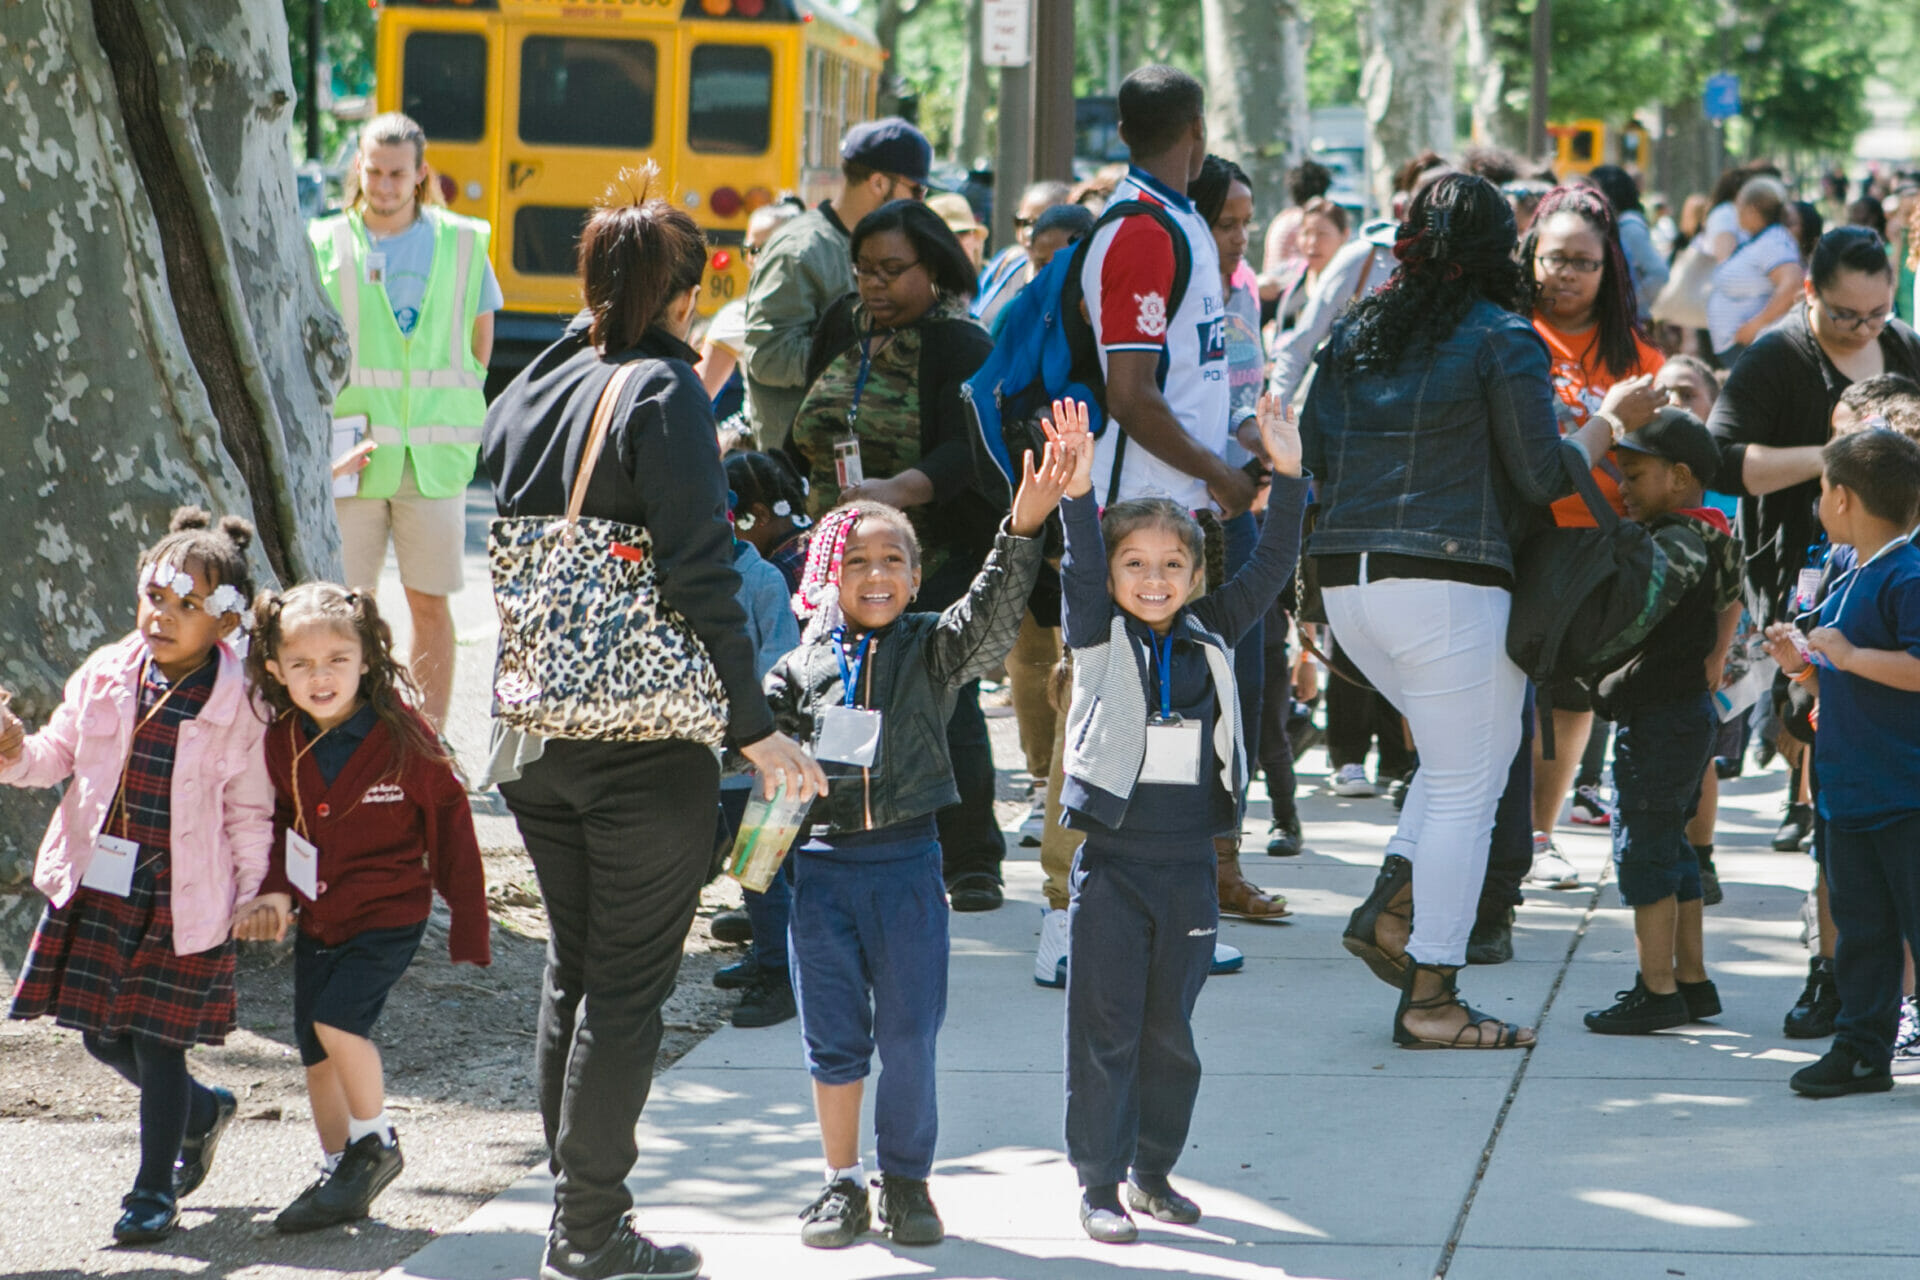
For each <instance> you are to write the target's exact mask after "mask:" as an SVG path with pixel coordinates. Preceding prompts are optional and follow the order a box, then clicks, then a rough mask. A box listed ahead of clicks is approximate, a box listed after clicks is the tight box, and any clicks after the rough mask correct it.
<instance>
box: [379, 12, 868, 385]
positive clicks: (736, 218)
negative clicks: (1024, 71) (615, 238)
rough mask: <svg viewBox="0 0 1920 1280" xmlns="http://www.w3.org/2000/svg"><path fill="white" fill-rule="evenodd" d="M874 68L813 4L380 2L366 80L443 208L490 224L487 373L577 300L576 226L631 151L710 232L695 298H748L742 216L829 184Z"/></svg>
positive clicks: (816, 195)
mask: <svg viewBox="0 0 1920 1280" xmlns="http://www.w3.org/2000/svg"><path fill="white" fill-rule="evenodd" d="M884 65H885V62H884V56H883V54H882V52H881V50H880V47H879V46H878V45H877V44H876V43H875V42H874V38H873V35H872V33H871V32H869V31H867V30H866V29H865V28H863V27H861V26H859V25H858V24H857V23H854V22H852V21H851V20H849V19H848V18H847V17H846V16H844V15H843V14H841V13H840V12H839V11H838V10H836V9H834V8H832V7H831V6H830V5H828V4H826V3H823V2H821V0H380V18H379V42H378V47H377V54H376V62H375V78H376V86H377V88H376V99H377V102H378V105H379V109H380V110H381V111H404V112H406V113H407V114H408V115H409V116H412V117H413V118H414V119H415V120H416V121H418V122H419V124H420V126H421V128H422V129H423V130H425V132H426V135H427V139H428V143H427V161H428V163H429V164H431V165H432V166H433V169H434V172H435V173H436V175H437V176H438V179H439V184H440V190H441V194H442V195H443V196H444V197H445V198H446V202H447V204H448V206H449V207H450V208H452V209H453V210H454V211H455V212H457V213H464V214H469V215H471V216H473V217H477V218H485V219H486V220H487V221H488V222H490V223H492V224H493V266H494V270H495V272H496V273H497V274H498V275H499V277H500V287H501V290H502V291H503V292H504V293H505V295H506V305H505V307H504V308H503V309H502V310H501V313H500V315H499V317H498V319H497V322H496V350H498V351H499V352H500V353H501V354H500V355H499V356H498V357H496V360H495V365H496V367H499V366H500V365H501V364H502V363H503V362H505V363H507V364H508V365H510V366H512V365H517V364H520V363H524V361H525V360H526V359H527V358H528V356H529V355H530V354H531V351H532V350H537V349H538V348H539V347H540V346H543V345H545V344H546V343H547V342H550V341H552V340H553V339H554V338H555V337H558V336H559V331H560V327H561V325H562V324H563V323H564V321H565V319H566V318H567V317H569V316H571V315H573V314H574V312H576V311H577V310H579V308H580V290H579V283H578V279H577V277H576V275H575V271H574V249H575V246H576V244H577V243H578V240H579V234H580V228H581V226H582V224H583V223H584V222H585V221H586V217H587V214H588V213H589V212H590V210H591V208H592V206H593V203H594V201H595V200H597V199H598V198H599V197H600V195H601V194H602V192H604V191H605V189H606V187H607V184H608V182H609V181H611V180H612V178H613V177H614V175H615V174H616V173H618V172H619V171H620V170H621V169H622V168H625V167H627V166H630V165H635V164H638V163H640V162H641V161H642V160H647V159H651V160H652V161H654V163H656V164H658V165H659V166H660V170H661V173H662V174H663V175H664V176H665V178H666V180H667V183H668V184H669V188H670V191H671V197H670V198H671V199H673V200H674V201H675V202H677V203H678V204H679V205H680V206H681V207H682V208H684V209H686V211H687V212H688V213H690V214H692V215H693V218H694V220H695V221H696V222H698V223H700V225H701V226H702V227H703V228H704V229H705V231H706V233H707V240H708V244H709V246H710V248H709V256H708V260H707V274H706V280H705V283H704V286H703V288H702V289H701V309H702V310H704V311H706V312H708V313H711V312H713V311H715V310H717V309H718V308H719V307H721V306H722V305H724V304H725V303H727V302H728V301H730V300H732V299H734V298H737V297H741V296H744V294H745V292H746V284H747V263H746V261H745V259H744V256H743V255H742V254H741V252H740V245H741V242H742V239H743V236H744V233H745V231H746V225H747V218H748V216H749V215H750V214H751V213H752V212H753V211H754V210H755V209H757V208H759V207H760V206H762V205H764V204H768V203H771V202H772V201H773V200H774V199H775V198H776V196H778V195H779V194H780V193H781V192H785V191H796V192H798V193H800V195H801V196H802V197H804V198H805V199H806V200H807V202H808V203H809V204H812V203H814V202H816V201H817V200H819V199H822V198H824V197H825V196H827V195H829V194H831V193H832V190H833V185H834V182H835V180H836V179H837V177H838V174H839V166H840V156H839V143H840V136H841V134H842V133H844V132H845V131H846V128H847V126H849V125H851V124H854V123H857V122H859V121H861V120H866V119H871V118H872V117H873V114H874V101H875V98H876V96H877V90H878V86H879V79H880V74H881V70H882V68H883V67H884Z"/></svg>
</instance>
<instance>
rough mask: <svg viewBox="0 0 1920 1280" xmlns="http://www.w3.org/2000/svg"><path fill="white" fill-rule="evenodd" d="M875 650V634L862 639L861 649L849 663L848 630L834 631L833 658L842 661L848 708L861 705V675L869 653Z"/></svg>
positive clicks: (842, 681) (842, 674) (841, 628)
mask: <svg viewBox="0 0 1920 1280" xmlns="http://www.w3.org/2000/svg"><path fill="white" fill-rule="evenodd" d="M872 648H873V632H871V631H869V632H867V634H865V635H864V636H861V637H860V647H859V648H858V649H857V650H855V652H854V655H853V661H852V662H851V663H849V662H848V661H847V629H846V628H845V627H835V628H834V629H833V656H834V657H836V658H838V659H839V660H840V686H841V689H842V691H843V692H844V693H845V695H846V701H845V703H844V705H845V706H847V707H848V708H853V707H857V706H859V705H860V700H859V696H858V694H859V689H860V673H861V671H862V670H864V669H865V668H866V665H867V652H868V650H870V649H872Z"/></svg>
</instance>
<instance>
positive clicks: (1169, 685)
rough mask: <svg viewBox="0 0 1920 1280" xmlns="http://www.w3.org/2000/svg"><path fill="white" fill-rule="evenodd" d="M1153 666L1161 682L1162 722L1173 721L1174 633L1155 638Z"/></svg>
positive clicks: (1168, 722)
mask: <svg viewBox="0 0 1920 1280" xmlns="http://www.w3.org/2000/svg"><path fill="white" fill-rule="evenodd" d="M1153 667H1154V671H1155V673H1156V674H1157V675H1158V677H1159V684H1160V723H1162V724H1170V723H1172V721H1173V633H1172V632H1171V631H1169V632H1168V633H1167V634H1166V635H1164V636H1155V637H1154V639H1153Z"/></svg>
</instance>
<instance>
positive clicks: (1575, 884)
mask: <svg viewBox="0 0 1920 1280" xmlns="http://www.w3.org/2000/svg"><path fill="white" fill-rule="evenodd" d="M1527 883H1528V884H1537V885H1539V886H1540V887H1541V888H1543V889H1578V888H1579V887H1580V873H1579V872H1578V871H1577V870H1575V869H1574V865H1573V864H1572V863H1571V862H1569V861H1567V855H1566V854H1564V853H1561V852H1560V850H1559V849H1558V848H1556V847H1555V846H1554V843H1553V841H1552V840H1550V839H1548V838H1547V836H1546V834H1545V833H1544V832H1539V831H1536V832H1534V833H1533V870H1531V871H1529V872H1528V873H1527Z"/></svg>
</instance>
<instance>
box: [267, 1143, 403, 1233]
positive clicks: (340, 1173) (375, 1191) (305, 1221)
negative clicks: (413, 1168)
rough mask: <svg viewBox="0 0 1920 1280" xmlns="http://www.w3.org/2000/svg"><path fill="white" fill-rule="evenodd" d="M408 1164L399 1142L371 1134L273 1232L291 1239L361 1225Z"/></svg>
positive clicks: (343, 1156)
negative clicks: (298, 1235) (305, 1233)
mask: <svg viewBox="0 0 1920 1280" xmlns="http://www.w3.org/2000/svg"><path fill="white" fill-rule="evenodd" d="M406 1167H407V1162H406V1160H405V1159H403V1158H402V1157H401V1155H400V1142H399V1139H397V1138H396V1139H395V1140H394V1142H393V1145H392V1146H388V1145H387V1144H386V1143H383V1142H381V1141H380V1137H379V1135H378V1134H372V1133H370V1134H368V1135H367V1136H366V1137H364V1138H361V1139H360V1140H359V1141H358V1142H354V1143H351V1144H349V1145H348V1147H347V1149H346V1150H345V1151H343V1152H342V1153H341V1154H340V1163H339V1164H337V1165H335V1166H334V1167H333V1172H331V1173H329V1174H327V1175H326V1176H325V1177H323V1178H321V1179H320V1181H318V1182H316V1183H314V1184H313V1185H312V1186H310V1187H308V1188H307V1189H306V1190H305V1191H303V1192H301V1193H300V1195H299V1196H298V1197H297V1198H296V1199H295V1200H294V1202H293V1203H292V1204H290V1205H288V1206H287V1207H286V1208H284V1209H282V1210H281V1211H280V1216H279V1217H277V1218H275V1219H274V1220H273V1225H274V1229H275V1230H277V1231H282V1232H285V1233H287V1234H289V1235H297V1234H299V1233H300V1232H303V1231H318V1230H320V1229H321V1228H322V1227H332V1226H338V1225H339V1224H341V1223H343V1222H358V1221H359V1220H360V1219H362V1218H364V1217H366V1216H367V1211H368V1210H370V1209H371V1208H372V1207H373V1202H374V1200H375V1198H377V1197H378V1196H379V1194H380V1193H381V1192H382V1191H385V1190H386V1189H387V1187H388V1185H389V1184H391V1183H392V1182H393V1180H394V1179H395V1178H397V1177H399V1176H400V1171H401V1170H402V1169H404V1168H406Z"/></svg>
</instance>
